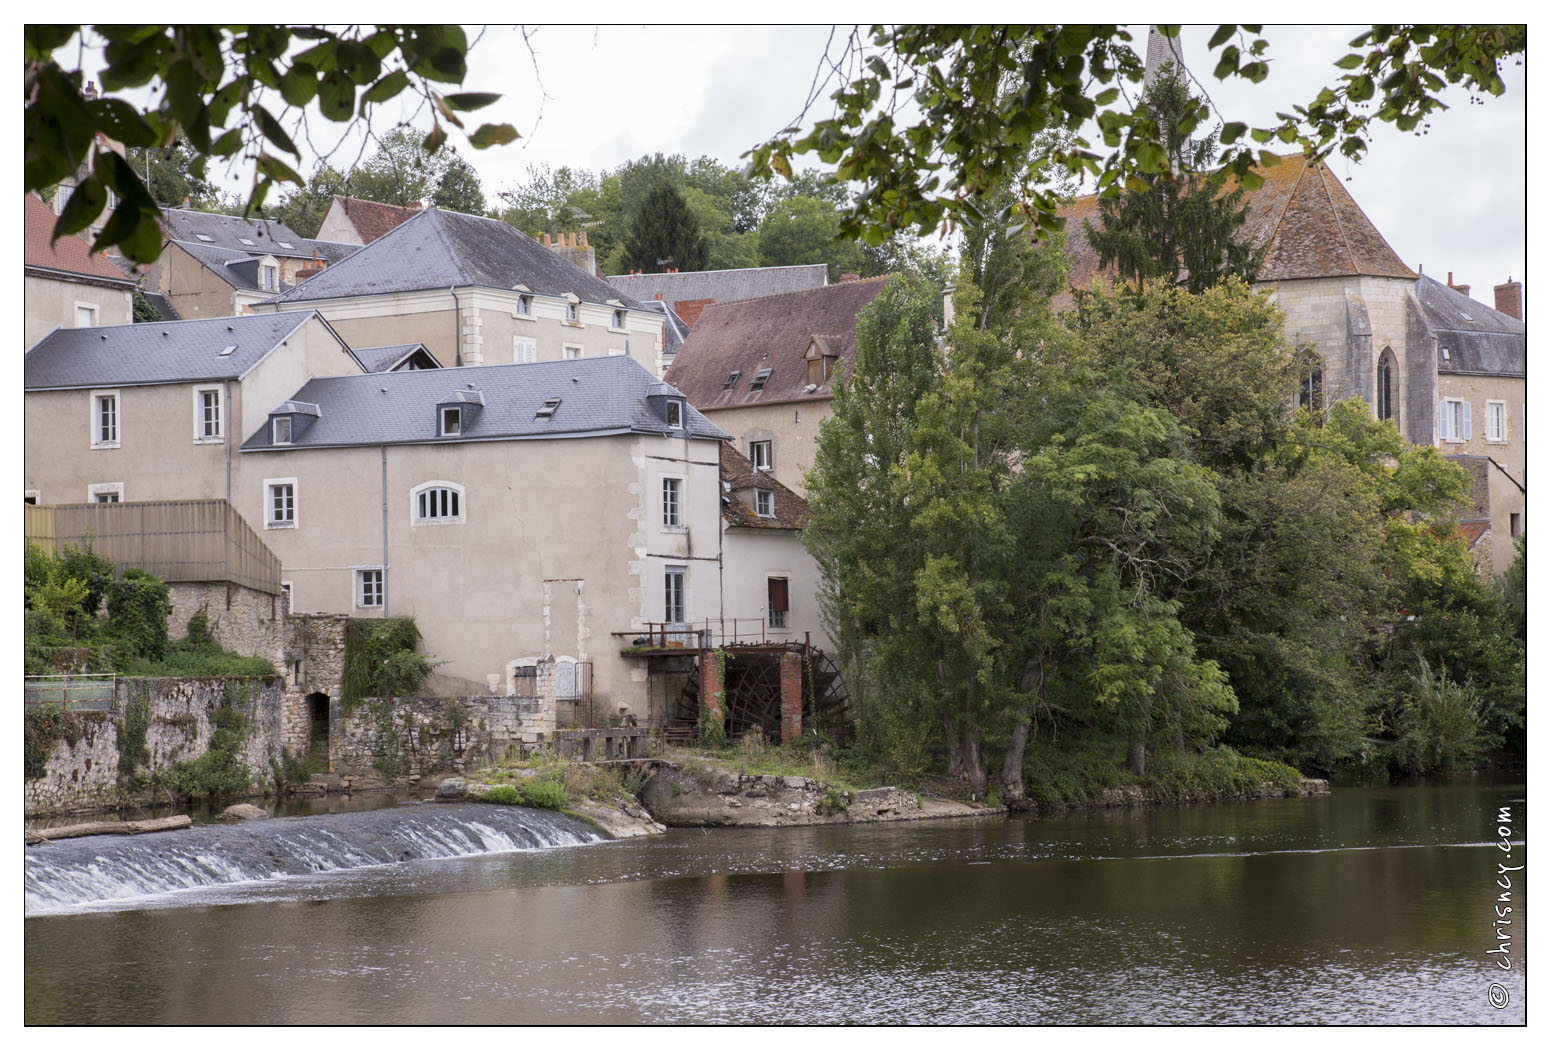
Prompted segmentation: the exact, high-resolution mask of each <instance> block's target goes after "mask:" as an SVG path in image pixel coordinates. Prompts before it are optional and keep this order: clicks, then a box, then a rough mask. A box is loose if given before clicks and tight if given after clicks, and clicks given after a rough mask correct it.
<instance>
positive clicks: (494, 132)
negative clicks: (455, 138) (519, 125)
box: [469, 124, 519, 150]
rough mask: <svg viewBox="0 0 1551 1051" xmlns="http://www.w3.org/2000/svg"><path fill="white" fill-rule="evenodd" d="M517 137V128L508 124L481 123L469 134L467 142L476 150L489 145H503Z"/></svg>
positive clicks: (515, 139)
mask: <svg viewBox="0 0 1551 1051" xmlns="http://www.w3.org/2000/svg"><path fill="white" fill-rule="evenodd" d="M518 138H519V136H518V134H517V129H516V128H514V127H512V126H511V125H510V124H481V125H480V126H479V127H478V128H476V129H474V133H473V134H472V135H470V136H469V144H470V145H472V146H473V147H474V148H475V149H476V150H483V149H486V148H488V147H490V146H504V145H506V144H507V143H508V142H516V141H517V139H518Z"/></svg>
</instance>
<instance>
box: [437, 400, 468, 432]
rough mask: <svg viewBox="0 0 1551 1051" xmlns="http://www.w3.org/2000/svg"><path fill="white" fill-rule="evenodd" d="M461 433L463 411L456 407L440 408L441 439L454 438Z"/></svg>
mask: <svg viewBox="0 0 1551 1051" xmlns="http://www.w3.org/2000/svg"><path fill="white" fill-rule="evenodd" d="M462 433H463V410H462V409H460V408H458V407H457V406H456V405H447V406H443V408H442V437H444V438H448V437H455V436H457V435H459V434H462Z"/></svg>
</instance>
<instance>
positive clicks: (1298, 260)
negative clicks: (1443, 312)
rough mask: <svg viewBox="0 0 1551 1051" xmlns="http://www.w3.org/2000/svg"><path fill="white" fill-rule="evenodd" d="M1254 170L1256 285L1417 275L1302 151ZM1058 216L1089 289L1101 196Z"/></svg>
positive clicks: (1250, 228) (1073, 267) (1073, 279)
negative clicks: (1261, 252) (1091, 232)
mask: <svg viewBox="0 0 1551 1051" xmlns="http://www.w3.org/2000/svg"><path fill="white" fill-rule="evenodd" d="M1256 171H1257V172H1259V174H1260V175H1261V176H1262V177H1263V178H1264V179H1265V183H1264V184H1263V185H1262V186H1261V187H1260V188H1259V189H1258V190H1251V191H1249V192H1247V193H1245V195H1244V203H1245V204H1246V205H1247V206H1248V208H1249V215H1248V217H1247V218H1246V219H1245V221H1244V226H1243V230H1242V232H1243V234H1244V235H1246V236H1247V237H1248V238H1249V239H1250V241H1251V242H1252V243H1254V244H1256V245H1264V246H1265V249H1266V252H1265V257H1264V258H1263V259H1262V261H1261V266H1260V273H1259V274H1258V275H1257V278H1258V280H1261V281H1293V280H1298V279H1302V278H1315V277H1348V276H1354V275H1359V274H1360V275H1364V276H1370V277H1399V278H1415V277H1416V276H1417V275H1416V273H1415V272H1414V271H1412V270H1411V268H1410V267H1408V266H1406V265H1405V264H1404V263H1402V262H1401V261H1400V257H1399V256H1397V255H1396V254H1395V251H1394V249H1392V248H1390V246H1389V243H1388V242H1387V241H1385V240H1384V237H1383V235H1381V234H1380V233H1379V231H1378V230H1377V229H1376V228H1375V227H1374V225H1373V223H1372V221H1371V220H1369V218H1368V217H1367V215H1365V214H1363V210H1362V209H1361V208H1359V207H1358V206H1357V202H1356V201H1354V200H1353V199H1352V195H1351V194H1349V193H1347V191H1346V187H1345V186H1344V185H1342V182H1341V180H1340V179H1339V178H1338V177H1337V176H1336V175H1335V174H1333V173H1332V172H1331V171H1330V169H1329V168H1328V167H1326V166H1325V165H1324V164H1310V163H1309V162H1308V160H1307V159H1306V158H1305V157H1304V156H1303V154H1301V153H1292V154H1288V155H1286V156H1284V157H1282V158H1281V160H1280V162H1279V163H1277V164H1273V165H1271V166H1269V167H1263V168H1257V169H1256ZM1060 214H1061V215H1062V217H1064V218H1065V219H1066V221H1067V222H1066V258H1067V263H1068V265H1069V267H1070V273H1069V275H1068V281H1069V283H1070V284H1071V287H1072V288H1079V289H1085V288H1088V287H1089V285H1090V284H1091V283H1092V282H1093V279H1094V278H1095V277H1097V276H1099V275H1100V271H1099V255H1098V252H1096V251H1095V250H1094V249H1093V247H1092V246H1091V245H1090V244H1089V243H1088V235H1087V231H1086V228H1085V226H1084V223H1085V222H1091V223H1092V224H1093V225H1094V226H1097V225H1098V223H1099V209H1098V199H1097V198H1096V197H1092V196H1089V197H1080V198H1078V199H1077V200H1075V201H1073V202H1072V203H1071V204H1069V205H1067V206H1066V207H1064V208H1062V209H1061V210H1060ZM1069 300H1070V296H1069V295H1068V294H1066V293H1063V294H1062V295H1061V296H1058V297H1057V299H1056V304H1055V305H1056V306H1057V308H1058V309H1060V308H1064V307H1065V306H1068V305H1069Z"/></svg>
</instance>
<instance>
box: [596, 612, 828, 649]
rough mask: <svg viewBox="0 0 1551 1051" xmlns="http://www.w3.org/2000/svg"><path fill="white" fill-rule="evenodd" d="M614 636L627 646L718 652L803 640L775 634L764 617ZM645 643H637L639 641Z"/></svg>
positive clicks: (654, 626) (660, 626) (656, 626)
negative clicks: (728, 647)
mask: <svg viewBox="0 0 1551 1051" xmlns="http://www.w3.org/2000/svg"><path fill="white" fill-rule="evenodd" d="M610 634H612V635H614V636H615V637H617V638H619V639H622V640H624V642H625V644H626V645H632V644H634V645H638V646H648V647H653V648H656V649H680V648H682V649H686V650H694V649H708V650H709V649H716V648H717V647H718V646H737V645H745V646H752V645H763V644H767V643H776V644H780V643H786V642H794V641H801V640H800V639H798V638H797V636H796V635H794V634H792V633H791V632H788V631H780V630H779V629H777V631H776V633H775V634H774V635H772V634H771V628H770V625H769V624H768V623H766V621H765V618H764V617H732V618H714V617H707V618H706V619H705V620H703V621H691V622H689V623H682V624H674V623H663V622H661V621H649V622H648V623H647V624H646V626H645V627H644V628H640V629H638V630H636V631H615V632H611V633H610ZM637 639H639V640H642V641H640V642H637V641H636V640H637Z"/></svg>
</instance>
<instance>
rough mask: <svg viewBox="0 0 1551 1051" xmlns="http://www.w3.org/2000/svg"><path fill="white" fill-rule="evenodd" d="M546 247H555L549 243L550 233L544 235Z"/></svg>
mask: <svg viewBox="0 0 1551 1051" xmlns="http://www.w3.org/2000/svg"><path fill="white" fill-rule="evenodd" d="M544 247H545V248H550V247H553V246H552V245H550V243H549V235H548V234H545V235H544Z"/></svg>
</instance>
